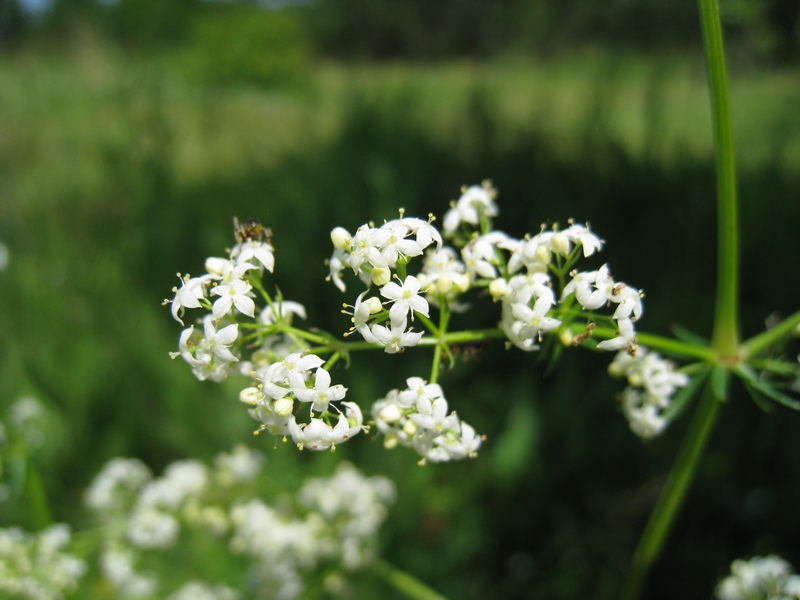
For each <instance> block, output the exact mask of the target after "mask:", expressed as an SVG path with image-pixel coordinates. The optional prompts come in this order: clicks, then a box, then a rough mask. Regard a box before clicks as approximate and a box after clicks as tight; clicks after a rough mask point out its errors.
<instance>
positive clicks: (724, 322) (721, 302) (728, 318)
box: [699, 0, 739, 359]
mask: <svg viewBox="0 0 800 600" xmlns="http://www.w3.org/2000/svg"><path fill="white" fill-rule="evenodd" d="M699 7H700V24H701V26H702V30H703V44H704V47H705V54H706V68H707V69H708V87H709V93H710V96H711V118H712V121H713V128H714V154H715V157H716V172H717V236H718V239H717V304H716V311H715V315H714V332H713V335H712V345H713V347H714V349H715V350H716V351H717V353H718V354H719V355H720V356H721V357H723V358H726V359H734V358H735V357H736V352H737V350H738V343H739V327H738V324H739V314H738V311H739V244H738V226H739V225H738V221H739V215H738V208H737V204H736V166H735V161H734V153H733V127H732V126H731V107H730V100H729V98H728V76H727V72H726V69H725V52H724V47H723V44H722V25H721V22H720V17H719V3H718V1H717V0H699Z"/></svg>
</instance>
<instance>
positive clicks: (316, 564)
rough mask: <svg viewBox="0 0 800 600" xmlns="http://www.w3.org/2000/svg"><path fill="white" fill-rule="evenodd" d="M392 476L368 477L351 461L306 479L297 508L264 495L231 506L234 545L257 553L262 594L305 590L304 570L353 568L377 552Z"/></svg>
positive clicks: (281, 598) (281, 597)
mask: <svg viewBox="0 0 800 600" xmlns="http://www.w3.org/2000/svg"><path fill="white" fill-rule="evenodd" d="M394 495H395V489H394V485H393V484H392V482H391V481H390V480H388V479H386V478H383V477H370V478H367V477H364V476H363V475H362V474H361V473H359V472H358V471H357V470H356V469H355V467H353V466H352V465H350V464H349V463H341V464H340V465H339V466H338V468H337V470H336V473H334V475H332V476H331V477H325V478H314V479H309V480H307V481H306V482H305V483H304V484H303V486H302V487H301V488H300V490H299V491H298V493H297V499H298V508H297V510H295V511H286V510H278V509H276V508H273V507H271V506H269V505H267V504H265V503H264V502H263V501H261V500H259V499H253V500H250V501H249V502H244V503H240V504H237V505H236V506H235V507H234V508H233V509H232V510H231V523H232V526H233V536H232V538H231V544H230V545H231V549H232V550H233V551H234V552H235V553H239V554H244V555H245V556H247V557H249V558H251V559H253V560H254V561H256V562H255V564H254V565H253V568H252V569H251V577H252V580H253V581H254V582H256V584H257V587H258V589H260V590H262V595H265V596H266V597H269V598H276V599H277V600H291V599H293V598H299V597H302V596H303V592H304V586H303V574H305V573H308V572H310V571H312V570H314V569H320V568H322V567H328V568H330V567H331V566H334V568H336V565H338V566H339V568H340V569H343V570H344V571H353V570H356V569H360V568H363V567H365V566H367V565H368V564H369V563H371V562H372V560H373V559H374V557H375V551H376V541H377V535H378V531H379V529H380V526H381V524H382V523H383V521H384V520H385V519H386V517H387V505H388V504H389V503H391V502H392V501H393V499H394Z"/></svg>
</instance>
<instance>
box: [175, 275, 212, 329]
mask: <svg viewBox="0 0 800 600" xmlns="http://www.w3.org/2000/svg"><path fill="white" fill-rule="evenodd" d="M178 277H180V275H178ZM180 279H181V282H182V285H181V287H180V289H178V288H172V290H173V291H174V292H175V297H174V298H173V299H172V302H171V304H172V309H171V310H172V318H173V319H175V320H176V321H178V323H180V324H181V325H183V324H184V323H183V320H182V319H181V316H182V315H183V313H184V309H186V308H201V307H202V305H201V304H200V300H201V299H203V298H205V292H206V284H207V282H208V281H209V277H208V276H207V275H204V276H203V277H193V278H190V277H189V276H188V275H186V276H184V277H180ZM165 302H166V301H165Z"/></svg>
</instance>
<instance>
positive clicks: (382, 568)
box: [372, 560, 446, 600]
mask: <svg viewBox="0 0 800 600" xmlns="http://www.w3.org/2000/svg"><path fill="white" fill-rule="evenodd" d="M372 570H373V571H374V572H375V573H376V574H377V575H379V576H380V577H381V578H382V579H384V580H385V581H387V582H388V583H389V584H390V585H391V586H392V587H394V588H395V589H396V590H398V591H399V592H401V593H403V594H404V595H405V596H406V597H408V598H414V599H415V600H446V599H445V597H444V596H442V595H441V594H439V593H438V592H437V591H436V590H433V589H431V588H429V587H428V586H427V585H425V584H424V583H422V582H421V581H420V580H419V579H417V578H416V577H413V576H412V575H409V574H408V573H406V572H405V571H401V570H400V569H398V568H397V567H394V566H392V565H390V564H389V563H387V562H386V561H382V560H377V561H375V562H374V563H373V565H372Z"/></svg>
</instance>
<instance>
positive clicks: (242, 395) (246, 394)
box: [239, 387, 264, 406]
mask: <svg viewBox="0 0 800 600" xmlns="http://www.w3.org/2000/svg"><path fill="white" fill-rule="evenodd" d="M263 398H264V393H263V392H262V391H261V390H260V389H258V388H257V387H248V388H244V389H243V390H242V391H241V392H239V401H240V402H244V403H245V404H250V405H252V406H255V405H256V403H257V402H258V401H259V400H262V399H263Z"/></svg>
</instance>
